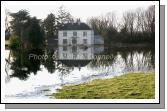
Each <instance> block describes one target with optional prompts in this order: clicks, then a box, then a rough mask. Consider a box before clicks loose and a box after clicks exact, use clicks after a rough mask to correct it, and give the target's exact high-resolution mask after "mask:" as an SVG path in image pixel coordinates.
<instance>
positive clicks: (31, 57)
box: [5, 45, 155, 98]
mask: <svg viewBox="0 0 167 111" xmlns="http://www.w3.org/2000/svg"><path fill="white" fill-rule="evenodd" d="M8 52H9V53H8V54H7V55H6V68H5V69H6V85H7V89H6V92H7V93H6V97H14V98H17V97H18V98H37V97H40V98H41V97H45V98H46V96H45V95H47V94H48V93H51V91H52V90H53V91H55V89H56V88H59V87H60V86H62V85H65V84H79V83H82V82H87V81H90V80H93V79H100V78H108V77H113V76H116V75H120V74H123V73H127V72H137V71H154V67H155V64H154V59H155V54H154V53H155V52H154V48H113V47H111V48H108V47H105V48H104V46H75V45H74V46H59V47H57V48H54V49H27V50H22V51H20V50H15V51H14V50H10V51H8ZM13 84H15V85H13ZM20 84H22V85H23V86H21V85H20ZM17 85H19V86H20V87H19V89H15V87H16V86H17ZM12 89H13V90H15V92H11V90H12Z"/></svg>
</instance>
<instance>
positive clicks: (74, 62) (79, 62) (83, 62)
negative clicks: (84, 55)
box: [60, 60, 91, 67]
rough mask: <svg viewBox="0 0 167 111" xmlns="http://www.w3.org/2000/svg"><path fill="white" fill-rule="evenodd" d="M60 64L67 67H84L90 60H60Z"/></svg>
mask: <svg viewBox="0 0 167 111" xmlns="http://www.w3.org/2000/svg"><path fill="white" fill-rule="evenodd" d="M60 61H61V63H62V64H64V65H66V66H68V67H84V66H86V65H88V64H89V62H90V61H91V60H60Z"/></svg>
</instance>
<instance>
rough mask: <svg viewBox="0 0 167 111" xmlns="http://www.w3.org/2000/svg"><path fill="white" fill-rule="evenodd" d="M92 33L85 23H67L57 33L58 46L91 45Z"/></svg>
mask: <svg viewBox="0 0 167 111" xmlns="http://www.w3.org/2000/svg"><path fill="white" fill-rule="evenodd" d="M93 44H94V31H93V30H92V29H91V28H90V27H89V26H88V25H86V24H85V23H68V24H65V25H64V26H63V27H62V28H61V30H59V31H58V45H59V46H64V45H69V46H71V45H87V46H89V45H93Z"/></svg>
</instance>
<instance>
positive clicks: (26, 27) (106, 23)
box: [5, 6, 155, 49]
mask: <svg viewBox="0 0 167 111" xmlns="http://www.w3.org/2000/svg"><path fill="white" fill-rule="evenodd" d="M83 16H84V15H83ZM9 19H10V20H9ZM80 19H82V18H74V17H73V16H72V15H71V14H70V12H68V11H66V10H65V9H64V7H62V6H61V7H60V8H59V10H58V12H56V14H53V13H50V14H48V15H47V17H46V18H45V19H44V20H41V19H37V18H36V17H31V16H30V14H29V12H28V11H27V10H20V11H18V12H16V13H10V12H9V11H6V19H5V28H6V30H5V39H6V40H7V39H10V43H12V44H10V45H11V46H10V47H12V48H16V49H17V47H20V46H21V47H22V48H24V47H26V48H27V47H30V48H32V47H41V46H44V44H46V42H47V40H48V38H50V37H57V35H58V30H59V29H60V28H61V27H62V26H63V25H64V24H66V23H73V22H75V21H78V20H80ZM87 24H88V25H89V26H90V27H91V28H92V29H93V30H94V32H95V33H96V34H100V35H101V36H102V37H103V38H104V43H105V45H109V44H111V43H151V44H154V43H155V6H150V7H148V9H146V10H144V9H141V8H138V9H137V10H135V11H126V12H124V13H123V16H122V18H121V22H118V21H117V18H116V15H115V14H114V13H107V14H106V15H105V16H98V17H90V18H88V20H87Z"/></svg>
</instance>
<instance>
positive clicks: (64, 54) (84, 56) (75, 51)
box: [58, 45, 94, 70]
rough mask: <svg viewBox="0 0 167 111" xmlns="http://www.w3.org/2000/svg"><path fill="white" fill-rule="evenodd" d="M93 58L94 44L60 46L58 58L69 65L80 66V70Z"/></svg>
mask: <svg viewBox="0 0 167 111" xmlns="http://www.w3.org/2000/svg"><path fill="white" fill-rule="evenodd" d="M93 59H94V47H93V46H91V47H88V46H79V45H72V46H67V45H65V46H59V47H58V60H59V61H61V62H62V64H64V65H66V66H67V67H78V68H79V70H80V69H81V67H84V66H86V65H87V64H88V63H89V62H90V61H91V60H93Z"/></svg>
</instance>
